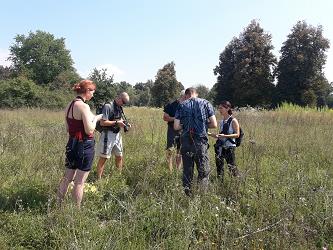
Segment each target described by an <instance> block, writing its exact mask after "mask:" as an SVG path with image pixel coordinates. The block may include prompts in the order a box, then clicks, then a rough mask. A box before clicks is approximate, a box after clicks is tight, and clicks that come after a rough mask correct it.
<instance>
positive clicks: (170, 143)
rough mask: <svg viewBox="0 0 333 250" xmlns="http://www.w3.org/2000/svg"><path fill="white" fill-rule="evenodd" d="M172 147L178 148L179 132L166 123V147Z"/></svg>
mask: <svg viewBox="0 0 333 250" xmlns="http://www.w3.org/2000/svg"><path fill="white" fill-rule="evenodd" d="M174 147H175V148H176V149H177V151H178V150H179V149H180V136H179V132H178V131H175V130H174V129H173V127H172V126H169V125H168V132H167V146H166V149H171V148H174Z"/></svg>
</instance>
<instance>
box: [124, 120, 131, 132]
mask: <svg viewBox="0 0 333 250" xmlns="http://www.w3.org/2000/svg"><path fill="white" fill-rule="evenodd" d="M124 124H125V126H124V132H125V133H126V132H128V131H129V128H130V125H129V123H128V121H126V120H125V121H124Z"/></svg>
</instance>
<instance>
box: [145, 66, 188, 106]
mask: <svg viewBox="0 0 333 250" xmlns="http://www.w3.org/2000/svg"><path fill="white" fill-rule="evenodd" d="M182 89H184V86H183V85H182V84H181V83H180V82H178V81H177V78H176V70H175V63H174V62H171V63H168V64H166V65H164V67H163V68H162V69H159V70H158V72H157V75H156V77H155V82H154V85H153V87H152V89H151V93H152V101H153V105H154V106H156V107H162V106H164V105H165V104H166V103H168V102H170V101H172V100H174V99H176V98H178V97H179V93H180V91H181V90H182Z"/></svg>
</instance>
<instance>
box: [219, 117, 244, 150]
mask: <svg viewBox="0 0 333 250" xmlns="http://www.w3.org/2000/svg"><path fill="white" fill-rule="evenodd" d="M232 119H233V117H230V118H229V119H228V121H227V123H226V124H227V128H228V129H229V127H230V124H231V122H232ZM226 131H228V130H226ZM222 132H225V131H222ZM223 134H228V132H226V133H223ZM243 137H244V131H243V129H242V128H241V127H240V126H239V137H238V138H235V141H233V140H232V139H231V138H228V141H230V142H231V143H232V144H235V145H236V147H239V146H240V145H241V144H242V141H243Z"/></svg>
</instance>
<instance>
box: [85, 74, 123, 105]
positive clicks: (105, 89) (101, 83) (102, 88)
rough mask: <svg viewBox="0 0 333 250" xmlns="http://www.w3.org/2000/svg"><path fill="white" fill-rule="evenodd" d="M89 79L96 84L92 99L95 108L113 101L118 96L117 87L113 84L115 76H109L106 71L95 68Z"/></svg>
mask: <svg viewBox="0 0 333 250" xmlns="http://www.w3.org/2000/svg"><path fill="white" fill-rule="evenodd" d="M88 78H89V79H90V80H92V81H93V82H94V83H95V84H96V91H95V93H94V98H93V99H92V101H93V103H94V106H95V107H98V105H99V104H101V103H104V102H107V101H111V100H113V99H114V98H115V96H116V95H117V87H116V86H115V84H114V83H113V76H108V75H107V73H106V69H101V70H98V69H96V68H95V69H93V71H92V73H91V74H90V75H89V77H88Z"/></svg>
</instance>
